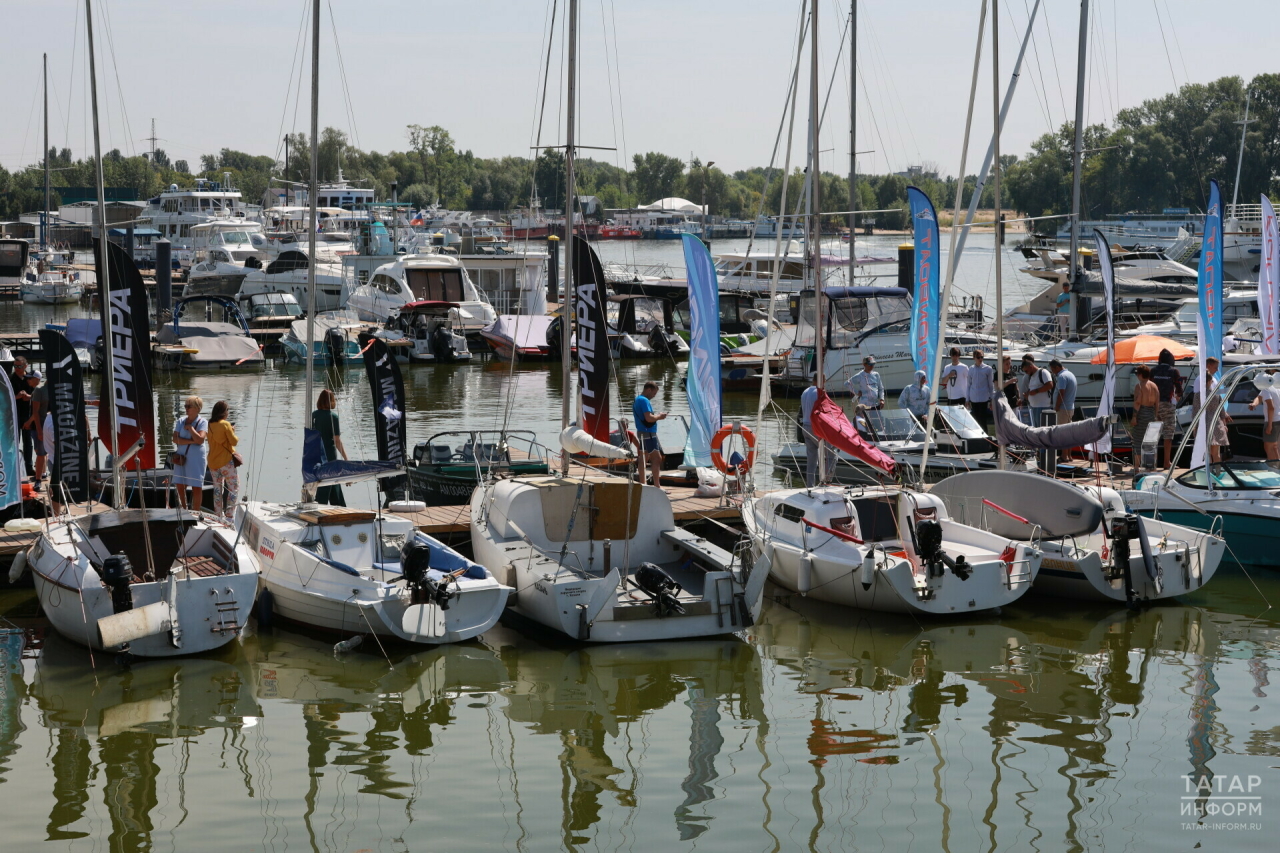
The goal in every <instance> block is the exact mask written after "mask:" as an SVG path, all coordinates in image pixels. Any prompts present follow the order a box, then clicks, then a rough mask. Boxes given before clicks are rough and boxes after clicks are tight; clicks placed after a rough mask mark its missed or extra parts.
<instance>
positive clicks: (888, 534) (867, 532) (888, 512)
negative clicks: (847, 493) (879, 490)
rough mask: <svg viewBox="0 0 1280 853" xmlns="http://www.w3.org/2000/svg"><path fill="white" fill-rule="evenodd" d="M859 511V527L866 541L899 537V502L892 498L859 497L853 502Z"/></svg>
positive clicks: (881, 540) (882, 540) (880, 540)
mask: <svg viewBox="0 0 1280 853" xmlns="http://www.w3.org/2000/svg"><path fill="white" fill-rule="evenodd" d="M853 508H854V510H856V511H857V513H858V529H859V530H861V531H862V536H861V537H860V538H861V539H862V540H863V541H865V542H884V541H886V540H890V539H899V538H900V537H899V536H898V518H897V509H898V507H897V502H896V501H895V500H893V499H892V498H858V499H856V500H855V501H854V502H853Z"/></svg>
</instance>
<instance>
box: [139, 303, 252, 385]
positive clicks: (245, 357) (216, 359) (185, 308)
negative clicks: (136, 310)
mask: <svg viewBox="0 0 1280 853" xmlns="http://www.w3.org/2000/svg"><path fill="white" fill-rule="evenodd" d="M151 357H152V358H153V359H154V360H155V362H156V364H157V365H158V366H160V367H164V368H169V369H183V370H227V369H230V368H237V367H243V368H259V367H262V366H263V364H264V363H265V360H264V359H263V357H262V348H261V347H259V346H258V342H257V341H255V340H254V339H253V338H252V337H251V336H250V334H249V324H248V323H246V322H245V319H244V315H243V314H242V313H240V308H239V307H238V306H237V305H236V303H235V302H234V301H233V300H231V299H230V298H229V297H226V296H184V297H183V298H181V299H179V300H178V301H177V302H175V303H174V305H173V319H171V320H170V321H169V322H168V323H165V324H164V325H163V326H161V327H160V328H158V329H157V330H156V344H155V346H153V347H152V348H151Z"/></svg>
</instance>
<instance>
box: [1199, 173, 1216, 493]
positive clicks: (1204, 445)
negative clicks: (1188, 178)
mask: <svg viewBox="0 0 1280 853" xmlns="http://www.w3.org/2000/svg"><path fill="white" fill-rule="evenodd" d="M1196 280H1197V283H1198V284H1199V297H1200V316H1199V317H1197V318H1196V341H1197V344H1198V349H1199V351H1200V352H1199V355H1200V377H1199V379H1197V380H1196V387H1197V388H1198V389H1200V400H1201V401H1202V405H1201V407H1200V428H1199V429H1198V430H1196V444H1195V449H1194V450H1193V451H1192V453H1191V467H1192V468H1197V467H1199V466H1200V465H1203V464H1204V461H1205V459H1206V458H1207V452H1206V451H1207V449H1208V447H1209V443H1208V438H1209V433H1208V429H1209V418H1208V411H1209V395H1210V394H1211V393H1212V392H1213V389H1212V388H1209V387H1207V386H1208V383H1206V382H1205V377H1207V376H1208V373H1207V372H1206V371H1205V362H1206V361H1207V360H1208V359H1209V358H1211V357H1212V358H1216V359H1217V360H1218V370H1219V373H1218V375H1219V376H1221V375H1222V373H1221V370H1222V193H1221V191H1220V190H1219V189H1218V182H1217V181H1210V182H1209V209H1208V210H1207V211H1206V212H1205V215H1204V240H1203V241H1202V242H1201V244H1200V267H1199V269H1198V271H1197V274H1196Z"/></svg>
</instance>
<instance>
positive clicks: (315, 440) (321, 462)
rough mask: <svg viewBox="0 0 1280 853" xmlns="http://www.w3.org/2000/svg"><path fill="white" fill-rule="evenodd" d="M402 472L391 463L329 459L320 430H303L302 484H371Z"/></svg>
mask: <svg viewBox="0 0 1280 853" xmlns="http://www.w3.org/2000/svg"><path fill="white" fill-rule="evenodd" d="M401 470H402V469H401V468H399V467H398V466H396V465H393V464H391V463H390V462H369V461H364V462H361V461H354V460H351V461H349V460H346V459H335V460H333V461H332V462H330V461H328V460H327V459H325V455H324V439H323V438H322V437H321V436H320V431H319V430H314V429H306V430H303V439H302V482H304V483H317V484H324V483H354V482H358V481H360V480H369V479H373V478H375V477H381V476H384V475H387V474H395V473H398V472H399V471H401Z"/></svg>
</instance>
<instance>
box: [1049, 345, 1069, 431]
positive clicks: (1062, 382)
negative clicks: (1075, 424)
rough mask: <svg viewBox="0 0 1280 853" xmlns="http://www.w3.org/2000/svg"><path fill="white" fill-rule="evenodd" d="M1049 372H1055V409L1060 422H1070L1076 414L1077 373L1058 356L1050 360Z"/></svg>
mask: <svg viewBox="0 0 1280 853" xmlns="http://www.w3.org/2000/svg"><path fill="white" fill-rule="evenodd" d="M1049 372H1050V373H1052V374H1053V410H1054V412H1056V413H1057V415H1058V423H1060V424H1069V423H1071V419H1072V418H1074V417H1075V415H1076V375H1075V374H1074V373H1072V372H1071V371H1070V370H1067V369H1066V368H1065V367H1063V366H1062V362H1060V361H1058V360H1057V359H1056V358H1055V359H1053V360H1052V361H1050V362H1049Z"/></svg>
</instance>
